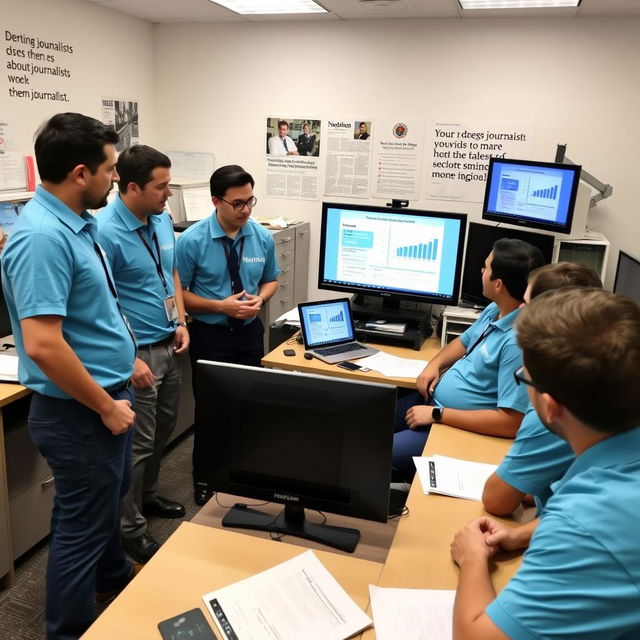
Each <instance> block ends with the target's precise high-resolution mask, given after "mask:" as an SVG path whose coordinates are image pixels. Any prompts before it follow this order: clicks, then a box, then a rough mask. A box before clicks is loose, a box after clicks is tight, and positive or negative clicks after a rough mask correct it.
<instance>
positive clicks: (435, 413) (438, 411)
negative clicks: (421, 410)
mask: <svg viewBox="0 0 640 640" xmlns="http://www.w3.org/2000/svg"><path fill="white" fill-rule="evenodd" d="M443 411H444V407H433V409H432V410H431V419H432V420H433V421H434V422H442V412H443Z"/></svg>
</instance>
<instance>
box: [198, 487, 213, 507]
mask: <svg viewBox="0 0 640 640" xmlns="http://www.w3.org/2000/svg"><path fill="white" fill-rule="evenodd" d="M211 496H213V491H211V489H209V487H207V486H206V485H205V486H204V487H202V486H198V487H196V488H195V489H194V490H193V499H194V501H195V503H196V504H197V505H198V506H199V507H203V506H204V505H205V504H207V502H209V500H210V499H211Z"/></svg>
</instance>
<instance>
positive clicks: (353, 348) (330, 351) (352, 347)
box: [314, 342, 367, 356]
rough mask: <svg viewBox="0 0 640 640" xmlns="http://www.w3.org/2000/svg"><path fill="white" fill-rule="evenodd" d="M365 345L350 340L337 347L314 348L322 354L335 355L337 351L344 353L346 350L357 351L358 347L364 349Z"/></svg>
mask: <svg viewBox="0 0 640 640" xmlns="http://www.w3.org/2000/svg"><path fill="white" fill-rule="evenodd" d="M366 348H367V347H363V346H362V345H361V344H358V343H357V342H350V343H349V344H341V345H339V346H337V347H325V348H323V349H314V351H316V352H317V353H319V354H320V355H322V356H335V355H336V354H338V353H345V352H347V351H357V350H358V349H366Z"/></svg>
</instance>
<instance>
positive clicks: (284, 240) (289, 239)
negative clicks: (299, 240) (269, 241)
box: [282, 236, 293, 243]
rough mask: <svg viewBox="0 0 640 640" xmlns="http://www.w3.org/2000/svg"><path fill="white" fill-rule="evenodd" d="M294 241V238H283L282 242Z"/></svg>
mask: <svg viewBox="0 0 640 640" xmlns="http://www.w3.org/2000/svg"><path fill="white" fill-rule="evenodd" d="M292 240H293V236H288V237H286V238H282V242H283V243H284V242H291V241H292Z"/></svg>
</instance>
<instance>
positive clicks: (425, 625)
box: [369, 584, 456, 640]
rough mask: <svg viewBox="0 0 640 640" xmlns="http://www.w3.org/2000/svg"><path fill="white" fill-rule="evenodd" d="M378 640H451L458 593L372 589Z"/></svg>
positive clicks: (432, 590)
mask: <svg viewBox="0 0 640 640" xmlns="http://www.w3.org/2000/svg"><path fill="white" fill-rule="evenodd" d="M369 594H370V596H371V610H372V612H373V627H374V629H375V630H376V638H377V639H378V640H397V639H398V638H402V640H436V639H437V640H451V638H452V636H453V628H452V622H453V601H454V599H455V596H456V592H455V591H449V590H443V589H388V588H383V587H377V586H375V585H372V584H370V585H369Z"/></svg>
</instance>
